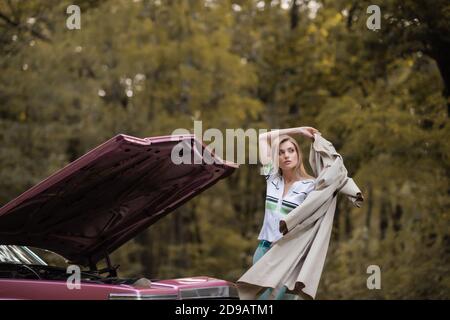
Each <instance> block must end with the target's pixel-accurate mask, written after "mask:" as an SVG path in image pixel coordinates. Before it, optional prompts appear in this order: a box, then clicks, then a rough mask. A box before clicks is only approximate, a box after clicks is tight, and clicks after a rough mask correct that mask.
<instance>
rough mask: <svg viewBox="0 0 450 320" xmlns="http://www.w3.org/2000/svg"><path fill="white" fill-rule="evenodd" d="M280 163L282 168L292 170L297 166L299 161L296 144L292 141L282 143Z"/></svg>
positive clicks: (279, 156)
mask: <svg viewBox="0 0 450 320" xmlns="http://www.w3.org/2000/svg"><path fill="white" fill-rule="evenodd" d="M278 161H279V162H278V163H279V166H280V168H281V170H283V171H285V170H292V169H294V168H295V167H296V166H297V163H298V161H299V159H298V154H297V151H296V150H295V146H294V144H293V143H292V142H290V141H284V142H283V143H282V144H280V151H279V152H278Z"/></svg>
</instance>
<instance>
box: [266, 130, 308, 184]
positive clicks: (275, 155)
mask: <svg viewBox="0 0 450 320" xmlns="http://www.w3.org/2000/svg"><path fill="white" fill-rule="evenodd" d="M286 141H289V142H292V144H293V145H294V147H295V151H296V152H297V156H298V161H297V165H296V166H295V169H294V170H296V171H298V172H299V173H300V177H302V178H312V179H314V177H313V176H311V175H310V174H308V173H307V172H306V170H305V166H304V165H303V154H302V152H301V149H300V146H299V145H298V143H297V141H296V140H295V139H294V138H292V137H291V136H289V135H287V134H282V135H280V136H279V137H277V138H275V139H273V141H272V147H271V149H272V150H271V151H272V160H273V168H274V170H275V172H278V174H279V175H280V176H282V175H283V171H282V170H281V168H280V167H279V164H278V160H279V150H280V145H281V144H282V143H283V142H286Z"/></svg>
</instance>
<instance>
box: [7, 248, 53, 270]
mask: <svg viewBox="0 0 450 320" xmlns="http://www.w3.org/2000/svg"><path fill="white" fill-rule="evenodd" d="M0 263H13V264H30V265H43V266H46V265H47V263H46V262H45V261H44V260H42V259H41V258H40V257H39V256H38V255H36V254H35V253H34V252H33V251H31V249H29V248H28V247H25V246H13V245H0Z"/></svg>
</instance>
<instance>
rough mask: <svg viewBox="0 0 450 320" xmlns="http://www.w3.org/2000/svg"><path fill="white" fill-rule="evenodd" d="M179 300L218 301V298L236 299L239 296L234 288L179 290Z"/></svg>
mask: <svg viewBox="0 0 450 320" xmlns="http://www.w3.org/2000/svg"><path fill="white" fill-rule="evenodd" d="M180 296H181V299H220V298H228V299H229V298H236V299H239V294H238V291H237V289H236V287H234V286H218V287H207V288H195V289H181V290H180Z"/></svg>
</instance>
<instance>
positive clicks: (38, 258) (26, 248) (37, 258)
mask: <svg viewBox="0 0 450 320" xmlns="http://www.w3.org/2000/svg"><path fill="white" fill-rule="evenodd" d="M22 249H23V250H25V251H26V252H28V254H29V255H31V256H32V257H33V258H35V259H36V260H37V261H39V262H40V263H41V264H42V265H44V266H48V264H47V262H45V261H44V260H42V258H41V257H39V256H38V255H37V254H36V253H34V251H33V250H31V249H30V248H28V247H26V246H22Z"/></svg>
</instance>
